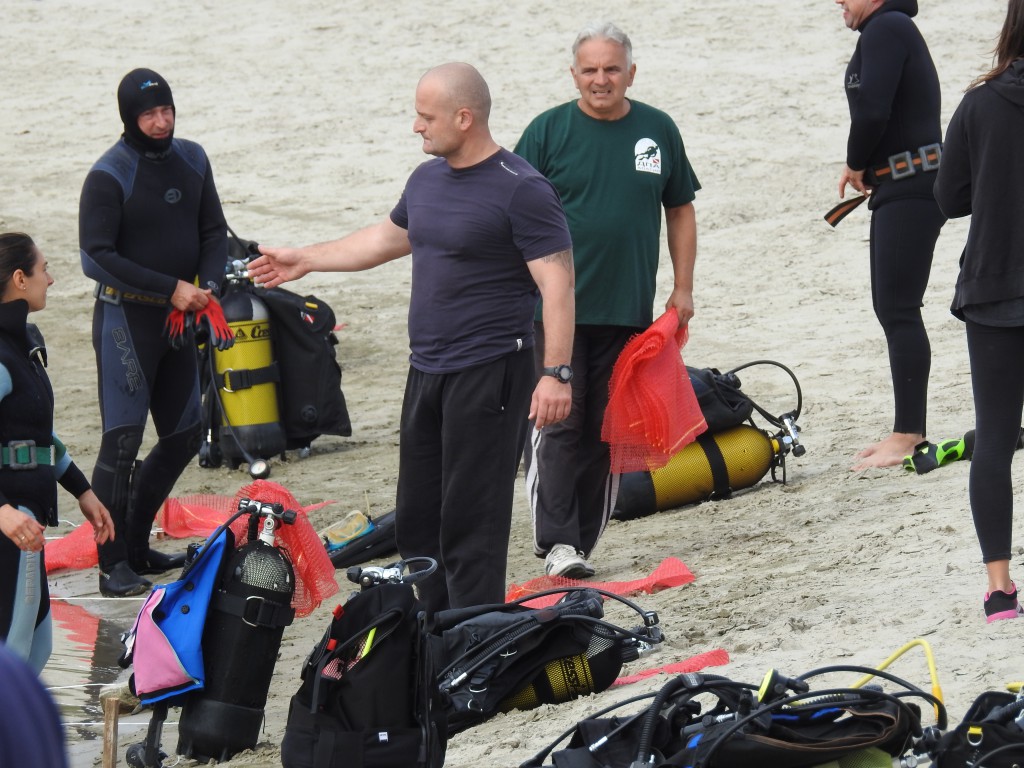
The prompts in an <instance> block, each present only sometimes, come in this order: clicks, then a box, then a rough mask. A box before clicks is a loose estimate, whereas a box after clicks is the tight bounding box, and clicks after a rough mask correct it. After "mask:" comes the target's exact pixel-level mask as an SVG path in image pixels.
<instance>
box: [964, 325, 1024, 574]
mask: <svg viewBox="0 0 1024 768" xmlns="http://www.w3.org/2000/svg"><path fill="white" fill-rule="evenodd" d="M967 350H968V352H969V354H970V358H971V384H972V386H973V387H974V419H975V435H974V455H973V457H972V458H971V479H970V498H971V514H972V515H973V516H974V528H975V530H976V531H977V534H978V543H979V544H980V545H981V555H982V560H983V562H986V563H989V562H992V561H994V560H1009V559H1010V543H1011V539H1012V536H1013V483H1012V481H1011V478H1010V465H1011V463H1012V462H1013V456H1014V452H1015V450H1016V448H1017V439H1018V437H1019V435H1020V425H1021V415H1022V410H1024V327H1015V328H995V327H993V326H988V325H979V324H978V323H972V322H971V321H967Z"/></svg>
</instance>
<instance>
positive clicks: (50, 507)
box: [0, 301, 89, 672]
mask: <svg viewBox="0 0 1024 768" xmlns="http://www.w3.org/2000/svg"><path fill="white" fill-rule="evenodd" d="M27 316H28V304H27V303H26V302H24V301H11V302H5V303H2V304H0V443H2V444H3V445H4V446H9V445H10V444H11V443H12V442H27V441H32V442H33V443H35V445H36V446H37V448H36V450H39V449H44V450H45V447H47V446H51V445H57V446H59V442H58V441H56V439H55V438H54V435H53V389H52V388H51V386H50V380H49V378H48V377H47V375H46V370H45V368H44V367H43V365H42V363H41V362H40V360H39V359H38V358H36V357H33V356H32V354H31V350H32V345H31V344H30V342H29V337H28V333H27V330H26V324H25V319H26V317H27ZM53 457H54V458H55V459H56V461H55V462H54V463H53V464H51V463H50V462H49V461H47V463H46V464H38V466H36V467H34V468H28V467H26V466H20V467H12V466H9V465H8V464H7V463H6V462H5V463H4V466H2V467H0V505H3V504H10V505H12V506H14V507H17V508H18V509H20V510H21V511H23V512H26V513H28V514H31V515H33V516H35V518H36V520H38V521H39V522H40V523H42V524H43V525H56V523H57V481H58V480H59V481H60V483H61V485H63V486H64V488H65V489H67V490H68V491H69V492H70V493H72V494H73V495H74V496H76V497H78V496H81V495H82V494H83V493H85V492H86V491H87V490H88V489H89V483H88V481H86V479H85V475H83V474H82V472H81V471H80V470H79V469H78V467H77V466H75V464H74V463H73V462H72V461H71V458H70V457H69V456H67V454H66V452H65V451H64V449H63V446H59V448H55V449H54V451H53ZM23 458H25V459H26V460H28V459H30V458H37V457H28V456H25V457H23ZM0 643H2V644H6V645H9V646H10V647H11V649H12V650H14V651H15V652H16V653H17V654H18V655H20V656H22V657H23V658H25V659H26V660H27V661H28V662H29V663H30V664H31V665H32V667H33V668H34V669H35V670H36V671H37V672H38V671H40V670H41V669H42V668H43V665H44V664H45V663H46V660H47V658H49V655H50V647H51V632H50V598H49V591H48V588H47V583H46V565H45V560H44V558H43V552H42V551H40V552H27V551H22V550H20V549H19V548H18V547H17V546H16V545H15V543H14V542H13V541H11V540H10V539H9V538H8V537H7V536H4V535H2V534H0Z"/></svg>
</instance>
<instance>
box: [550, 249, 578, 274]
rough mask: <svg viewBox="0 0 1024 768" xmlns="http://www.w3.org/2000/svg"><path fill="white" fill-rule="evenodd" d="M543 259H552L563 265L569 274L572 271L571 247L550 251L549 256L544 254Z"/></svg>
mask: <svg viewBox="0 0 1024 768" xmlns="http://www.w3.org/2000/svg"><path fill="white" fill-rule="evenodd" d="M543 261H554V262H557V263H558V264H561V265H562V266H563V267H565V270H566V272H569V273H570V274H571V273H572V271H573V266H572V249H571V248H570V249H569V250H567V251H559V252H558V253H552V254H551V255H550V256H545V257H544V258H543Z"/></svg>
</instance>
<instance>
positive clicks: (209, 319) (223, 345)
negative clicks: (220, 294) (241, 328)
mask: <svg viewBox="0 0 1024 768" xmlns="http://www.w3.org/2000/svg"><path fill="white" fill-rule="evenodd" d="M195 323H196V327H197V328H198V327H200V326H205V327H206V330H207V331H209V333H210V343H211V344H212V345H213V346H214V347H216V348H217V349H219V350H220V351H221V352H223V351H224V350H225V349H230V348H231V347H232V346H233V345H234V343H235V332H234V331H232V330H231V326H229V325H228V321H227V320H225V319H224V310H223V309H221V306H220V302H218V301H217V300H216V299H213V298H211V299H210V301H209V303H208V304H207V305H206V306H205V307H203V309H200V310H199V311H198V312H196V313H195Z"/></svg>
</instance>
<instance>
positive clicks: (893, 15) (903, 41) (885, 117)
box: [846, 0, 942, 208]
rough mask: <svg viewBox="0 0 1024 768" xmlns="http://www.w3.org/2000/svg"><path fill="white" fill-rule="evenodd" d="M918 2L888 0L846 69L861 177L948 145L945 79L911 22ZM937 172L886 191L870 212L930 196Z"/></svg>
mask: <svg viewBox="0 0 1024 768" xmlns="http://www.w3.org/2000/svg"><path fill="white" fill-rule="evenodd" d="M916 15H917V0H888V2H886V3H885V4H884V5H882V6H881V7H880V8H879V9H878V10H877V11H875V12H874V13H872V14H871V15H870V16H868V17H867V19H865V20H864V22H863V23H862V24H861V26H860V28H859V29H858V31H859V32H860V38H859V39H858V41H857V48H856V49H855V50H854V53H853V57H852V58H851V59H850V63H849V65H848V66H847V68H846V98H847V100H848V101H849V104H850V135H849V139H848V141H847V147H846V164H847V165H848V166H849V167H850V168H852V169H853V170H856V171H859V170H864V169H871V168H877V167H881V166H884V165H886V164H887V162H888V159H889V156H890V155H895V154H897V153H900V152H905V151H916V150H917V149H919V148H920V147H923V146H927V145H929V144H935V143H937V142H940V141H942V124H941V120H940V109H941V92H940V89H939V76H938V73H937V72H936V71H935V64H934V63H933V62H932V57H931V54H930V53H929V52H928V46H927V45H926V44H925V42H924V38H923V37H922V36H921V33H920V32H919V31H918V29H917V27H916V26H915V25H914V22H913V21H911V20H910V19H911V17H913V16H916ZM934 181H935V174H934V173H918V174H916V175H915V176H913V177H911V178H907V179H900V180H899V181H889V182H885V183H883V184H882V185H881V186H879V187H878V188H877V189H876V190H875V193H874V194H873V195H872V199H871V207H872V208H876V207H878V206H879V205H881V204H882V203H884V202H886V201H888V200H893V199H897V198H907V197H917V198H930V197H931V195H932V184H933V183H934Z"/></svg>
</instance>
